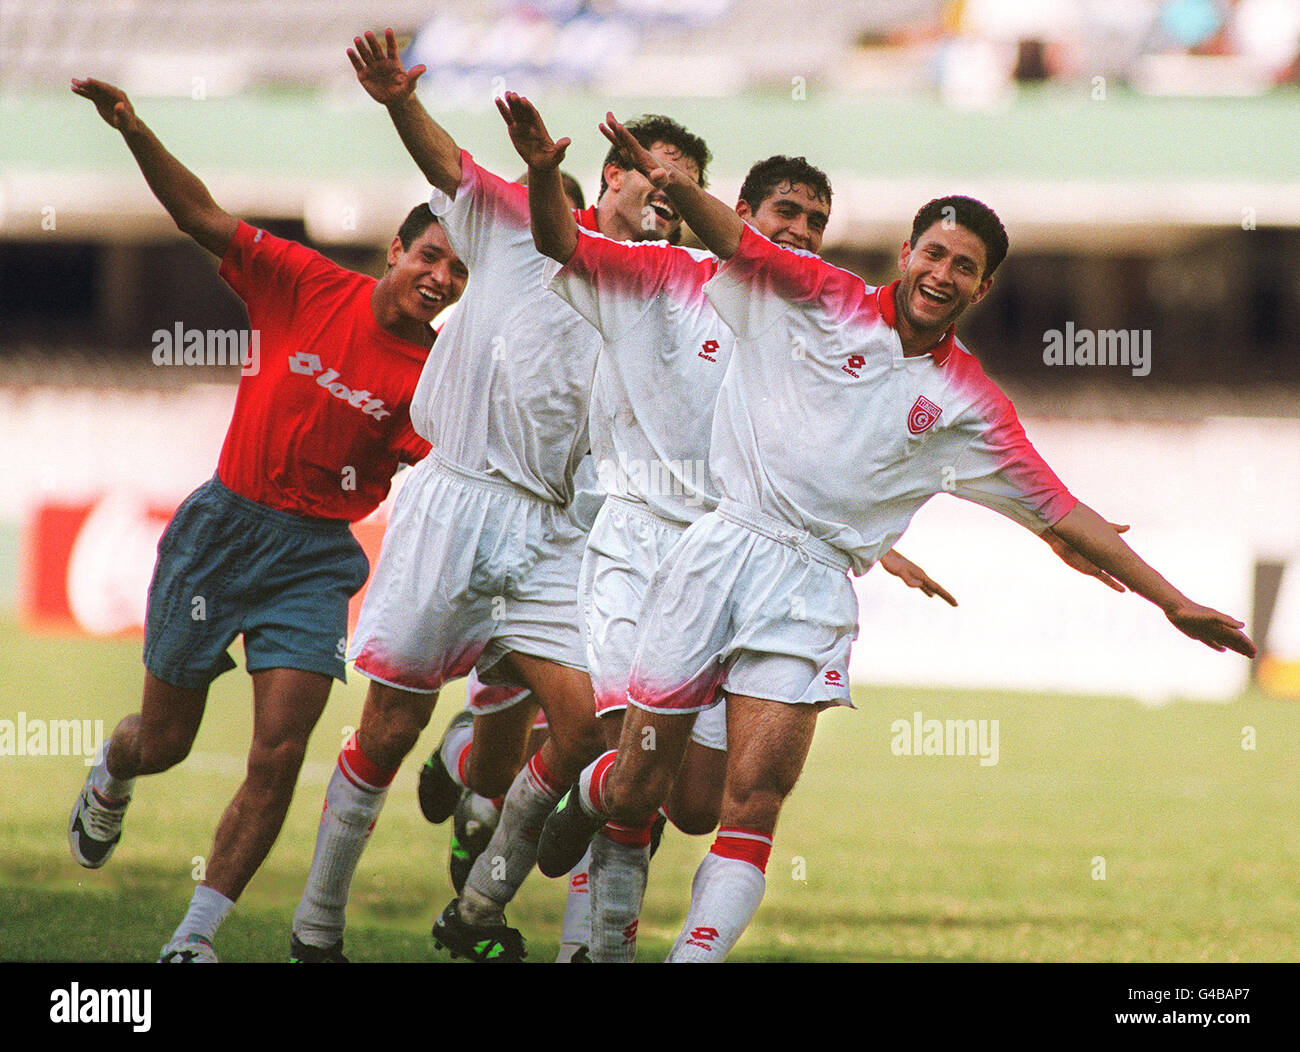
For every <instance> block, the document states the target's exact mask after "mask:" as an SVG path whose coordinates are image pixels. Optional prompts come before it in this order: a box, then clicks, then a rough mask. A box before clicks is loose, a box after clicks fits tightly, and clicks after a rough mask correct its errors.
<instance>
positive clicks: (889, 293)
mask: <svg viewBox="0 0 1300 1052" xmlns="http://www.w3.org/2000/svg"><path fill="white" fill-rule="evenodd" d="M897 292H898V282H897V281H893V282H890V283H889V284H888V285H882V286H881V287H880V288H878V289H876V311H877V312H878V313H879V314H880V318H881V320H882V321H883V322H884V323H885V324H886V325H888V326H889V327H890V328H891V329H893V330H895V331H897V330H898V307H897V304H896V301H895V299H894V295H895V294H896V293H897ZM956 346H957V327H956V326H955V325H949V326H948V331H947V332H945V333H944V334H943V339H941V340H940V341H939V342H938V343H937V344H935V345H934V346H933V347H931V348H930V350H929V351H927V352H926V353H927V354H929V355H930V357H931V358H933V359H934V364H935V365H943V364H944V363H945V362H946V361H947V360H948V355H950V354H952V351H953V348H954V347H956Z"/></svg>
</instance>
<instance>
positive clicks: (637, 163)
mask: <svg viewBox="0 0 1300 1052" xmlns="http://www.w3.org/2000/svg"><path fill="white" fill-rule="evenodd" d="M600 134H601V135H603V136H605V138H606V139H608V140H609V141H610V142H611V143H613V144H614V146H616V147H617V148H618V149H619V150H620V151H622V153H623V155H624V156H625V157H626V158H627V159H628V160H629V161H631V162H632V167H633V168H635V169H636V170H637V171H638V172H640V173H641V174H642V175H644V176H645V177H646V178H647V179H649V180H650V182H651V183H652V184H653V185H654V186H656V187H658V188H659V189H661V190H662V189H663V188H664V187H665V186H666V185H667V184H668V182H669V180H670V177H671V174H672V173H671V172H670V170H669V166H667V165H665V164H664V163H663V162H662V161H660V160H659V159H658V158H656V157H655V156H654V154H652V153H651V152H650V151H649V150H647V149H646V148H645V147H644V146H642V145H641V144H640V143H639V142H637V141H636V136H635V135H633V134H632V133H631V132H630V131H628V130H627V129H626V128H625V127H623V125H622V124H620V123H619V122H618V121H617V120H616V119H615V118H614V115H613V114H612V113H608V112H607V113H606V114H605V123H604V124H602V125H601V126H600ZM672 171H676V169H672ZM682 178H683V179H685V178H686V176H685V175H683V176H682ZM688 181H691V180H688Z"/></svg>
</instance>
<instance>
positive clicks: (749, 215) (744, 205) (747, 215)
mask: <svg viewBox="0 0 1300 1052" xmlns="http://www.w3.org/2000/svg"><path fill="white" fill-rule="evenodd" d="M736 215H738V216H740V218H741V219H743V220H744V221H745V222H746V223H748V222H749V221H750V220H751V219H753V218H754V211H753V209H751V208H750V207H749V202H748V201H746V200H745V199H744V198H743V197H742V198H741V199H740V200H739V201H737V202H736ZM751 225H752V224H751Z"/></svg>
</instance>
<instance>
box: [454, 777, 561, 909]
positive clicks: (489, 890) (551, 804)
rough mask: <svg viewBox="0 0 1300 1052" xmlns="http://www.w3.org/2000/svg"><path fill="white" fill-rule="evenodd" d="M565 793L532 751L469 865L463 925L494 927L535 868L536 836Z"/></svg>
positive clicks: (463, 899)
mask: <svg viewBox="0 0 1300 1052" xmlns="http://www.w3.org/2000/svg"><path fill="white" fill-rule="evenodd" d="M563 795H564V787H563V786H559V785H555V784H554V779H553V778H552V777H551V776H550V772H548V771H547V770H546V767H545V765H544V764H543V763H542V761H541V757H540V756H539V755H538V754H536V753H534V754H533V757H532V759H531V760H529V761H528V763H527V764H525V765H524V769H523V770H522V771H520V772H519V774H518V775H516V776H515V780H514V782H513V783H512V784H511V786H510V791H509V792H508V793H506V800H505V804H504V805H503V806H502V808H501V821H500V822H499V823H498V824H497V829H496V832H495V833H493V834H492V840H491V842H490V843H489V844H488V846H487V847H486V848H485V849H484V850H483V854H481V855H479V857H478V858H477V859H476V860H475V862H474V868H473V869H471V870H470V871H469V877H468V878H467V879H466V881H465V891H464V893H463V894H462V895H461V897H460V917H461V920H463V921H465V922H466V923H467V924H499V923H501V917H502V915H503V911H504V908H505V905H506V903H507V902H509V901H510V900H511V899H513V898H514V897H515V892H517V891H518V890H519V886H520V885H521V884H522V883H523V882H524V879H525V878H526V877H527V876H528V874H529V873H531V872H532V871H533V867H534V866H535V865H536V864H537V838H538V837H539V836H541V833H542V824H543V823H544V822H545V821H546V816H547V815H549V814H550V813H551V812H552V811H553V810H555V805H556V803H557V802H558V801H559V799H560V797H561V796H563Z"/></svg>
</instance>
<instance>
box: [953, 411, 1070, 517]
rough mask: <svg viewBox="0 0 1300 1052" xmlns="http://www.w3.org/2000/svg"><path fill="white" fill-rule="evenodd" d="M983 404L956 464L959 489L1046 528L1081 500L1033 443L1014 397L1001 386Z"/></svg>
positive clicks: (993, 507)
mask: <svg viewBox="0 0 1300 1052" xmlns="http://www.w3.org/2000/svg"><path fill="white" fill-rule="evenodd" d="M988 401H989V404H988V405H987V406H984V407H980V408H981V409H983V410H984V411H983V412H982V413H977V414H976V417H975V420H976V422H975V423H974V425H973V426H974V428H975V435H974V439H973V441H972V442H971V444H970V446H969V447H968V449H967V451H966V453H965V454H964V455H963V456H962V457H961V458H960V460H959V462H958V464H957V465H956V468H955V470H956V476H957V477H956V479H955V480H954V486H953V493H954V495H955V496H958V497H961V498H963V499H964V500H969V501H973V502H974V503H976V504H981V505H983V506H984V507H986V508H989V509H991V510H993V511H997V512H1000V513H1001V514H1003V515H1005V516H1006V517H1007V518H1009V519H1011V520H1013V521H1014V522H1018V523H1020V525H1022V526H1024V527H1026V528H1027V529H1030V530H1032V531H1033V532H1034V533H1042V532H1043V531H1044V530H1046V529H1049V528H1051V527H1052V526H1054V525H1056V523H1058V522H1059V521H1060V520H1061V519H1062V518H1064V517H1065V515H1066V514H1068V513H1069V511H1070V509H1071V508H1073V507H1074V506H1075V505H1076V504H1077V503H1078V499H1077V498H1076V497H1074V496H1073V495H1072V494H1071V493H1070V491H1069V490H1068V489H1066V487H1065V484H1064V483H1063V482H1062V481H1061V480H1060V479H1059V478H1058V477H1057V476H1056V473H1055V472H1054V471H1052V469H1051V468H1050V467H1048V465H1047V462H1046V461H1044V460H1043V458H1042V457H1041V456H1040V455H1039V453H1038V450H1036V449H1035V448H1034V447H1033V445H1032V444H1031V443H1030V441H1029V438H1028V436H1027V435H1026V434H1025V429H1024V427H1023V426H1022V425H1021V423H1020V418H1019V417H1018V416H1017V415H1016V411H1015V408H1014V407H1013V406H1012V404H1011V401H1010V399H1008V398H1007V397H1006V396H1005V395H1003V394H1002V393H1001V392H1000V391H998V392H995V396H993V397H990V399H989V400H988Z"/></svg>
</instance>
